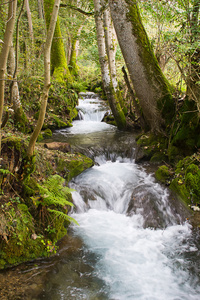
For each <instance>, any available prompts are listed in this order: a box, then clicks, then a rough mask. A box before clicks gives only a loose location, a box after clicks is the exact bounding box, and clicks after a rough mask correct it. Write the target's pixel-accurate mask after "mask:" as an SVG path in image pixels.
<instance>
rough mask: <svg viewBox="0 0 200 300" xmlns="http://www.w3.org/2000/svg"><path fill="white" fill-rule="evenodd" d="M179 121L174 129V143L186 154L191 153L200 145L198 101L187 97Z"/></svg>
mask: <svg viewBox="0 0 200 300" xmlns="http://www.w3.org/2000/svg"><path fill="white" fill-rule="evenodd" d="M179 114H180V115H179V122H176V123H175V126H174V127H173V131H172V136H173V139H172V144H173V145H175V146H176V147H178V148H179V150H180V152H181V153H182V154H183V155H184V156H186V155H190V154H191V153H193V152H194V151H196V148H197V147H198V146H199V145H200V138H199V131H200V123H199V116H198V112H197V107H196V103H195V102H194V101H189V100H188V99H185V101H184V104H183V106H182V107H181V109H180V112H179Z"/></svg>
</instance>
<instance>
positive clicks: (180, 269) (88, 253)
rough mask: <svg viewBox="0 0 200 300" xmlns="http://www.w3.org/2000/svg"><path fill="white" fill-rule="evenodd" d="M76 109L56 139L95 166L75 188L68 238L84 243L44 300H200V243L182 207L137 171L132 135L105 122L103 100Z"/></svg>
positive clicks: (54, 278)
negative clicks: (76, 117) (72, 222)
mask: <svg viewBox="0 0 200 300" xmlns="http://www.w3.org/2000/svg"><path fill="white" fill-rule="evenodd" d="M78 109H79V115H80V119H81V120H77V121H75V122H74V126H73V127H72V128H70V129H64V130H60V131H58V132H57V133H55V137H54V138H55V139H58V140H64V141H69V142H70V143H71V144H72V145H73V148H74V151H75V150H79V151H82V153H87V155H88V156H90V157H92V158H93V159H94V161H95V165H94V166H93V167H92V168H91V169H88V170H86V171H85V172H83V173H82V174H81V175H79V176H78V177H76V178H75V179H73V180H72V181H71V183H70V186H71V187H72V188H74V189H75V192H73V200H74V203H75V207H76V208H75V209H74V212H73V214H72V215H73V217H74V218H75V219H76V220H77V221H78V223H79V225H80V226H76V225H75V226H72V229H71V234H72V235H73V236H74V237H77V238H78V239H81V241H82V244H81V247H80V249H79V251H78V253H75V254H74V262H73V263H72V262H69V261H68V260H66V261H65V262H64V260H63V261H62V262H60V264H59V266H57V267H58V269H57V272H56V274H53V275H52V276H51V277H49V282H48V287H49V291H48V290H46V291H45V292H44V293H43V298H44V299H55V300H56V299H113V300H114V299H115V300H118V299H119V300H128V299H131V300H133V299H137V300H139V299H141V300H156V299H158V300H160V299H162V300H163V299H167V300H172V299H173V300H178V299H179V300H183V299H185V300H188V299H195V300H197V299H200V285H199V279H200V278H199V270H200V268H199V266H200V264H199V249H198V247H199V246H198V245H199V244H198V236H197V234H196V235H195V240H194V237H193V235H194V232H192V229H191V226H190V225H189V224H188V223H187V222H186V213H185V210H184V208H183V207H182V206H181V204H180V203H179V202H177V200H176V199H175V198H174V197H173V195H171V194H170V192H169V191H168V190H167V189H166V188H164V187H163V186H161V185H160V184H159V183H157V182H156V181H155V179H154V177H153V175H152V174H151V173H149V171H148V167H147V166H144V165H143V166H140V165H137V164H135V162H134V158H133V157H134V149H135V139H134V134H131V133H125V132H119V131H118V130H117V129H116V128H115V127H114V126H111V125H108V124H105V123H103V122H101V120H102V118H103V116H104V114H105V112H106V111H107V109H108V108H107V107H106V105H105V103H104V102H103V101H100V100H99V99H97V98H85V99H83V100H80V101H79V106H78ZM69 269H70V271H69ZM72 269H73V270H74V272H73V273H72V274H73V276H71V275H70V274H71V273H70V272H71V270H72ZM55 287H56V288H55Z"/></svg>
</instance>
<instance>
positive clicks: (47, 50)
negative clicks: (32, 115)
mask: <svg viewBox="0 0 200 300" xmlns="http://www.w3.org/2000/svg"><path fill="white" fill-rule="evenodd" d="M59 7H60V0H55V1H54V5H53V10H52V14H51V20H50V23H49V26H48V33H47V38H46V43H45V48H44V88H43V92H42V95H41V99H40V100H41V104H40V112H39V118H38V121H37V124H36V127H35V129H34V131H33V133H32V135H31V137H30V142H29V145H28V149H27V155H28V157H32V156H33V155H34V150H35V143H36V141H37V138H38V135H39V133H40V131H41V129H42V126H43V124H44V118H45V114H46V107H47V101H48V94H49V88H50V85H51V81H50V78H51V74H50V59H51V45H52V41H53V36H54V31H55V27H56V22H57V17H58V11H59Z"/></svg>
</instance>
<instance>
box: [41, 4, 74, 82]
mask: <svg viewBox="0 0 200 300" xmlns="http://www.w3.org/2000/svg"><path fill="white" fill-rule="evenodd" d="M53 4H54V0H44V12H45V20H46V26H47V29H48V27H49V24H50V18H51V13H52V8H53ZM51 74H52V75H53V77H54V78H55V79H56V80H58V81H60V82H63V81H67V82H72V77H71V74H70V72H69V69H68V66H67V60H66V55H65V49H64V43H63V39H62V35H61V30H60V23H59V19H58V20H57V23H56V28H55V32H54V38H53V42H52V47H51Z"/></svg>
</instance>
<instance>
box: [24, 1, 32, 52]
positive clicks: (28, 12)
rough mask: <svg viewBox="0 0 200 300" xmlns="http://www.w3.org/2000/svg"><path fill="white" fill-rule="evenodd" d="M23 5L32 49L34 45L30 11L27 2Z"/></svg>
mask: <svg viewBox="0 0 200 300" xmlns="http://www.w3.org/2000/svg"><path fill="white" fill-rule="evenodd" d="M25 5H26V12H27V19H28V28H29V34H30V38H31V43H32V47H33V45H34V35H33V23H32V18H31V10H30V6H29V0H25ZM32 50H33V49H32Z"/></svg>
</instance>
